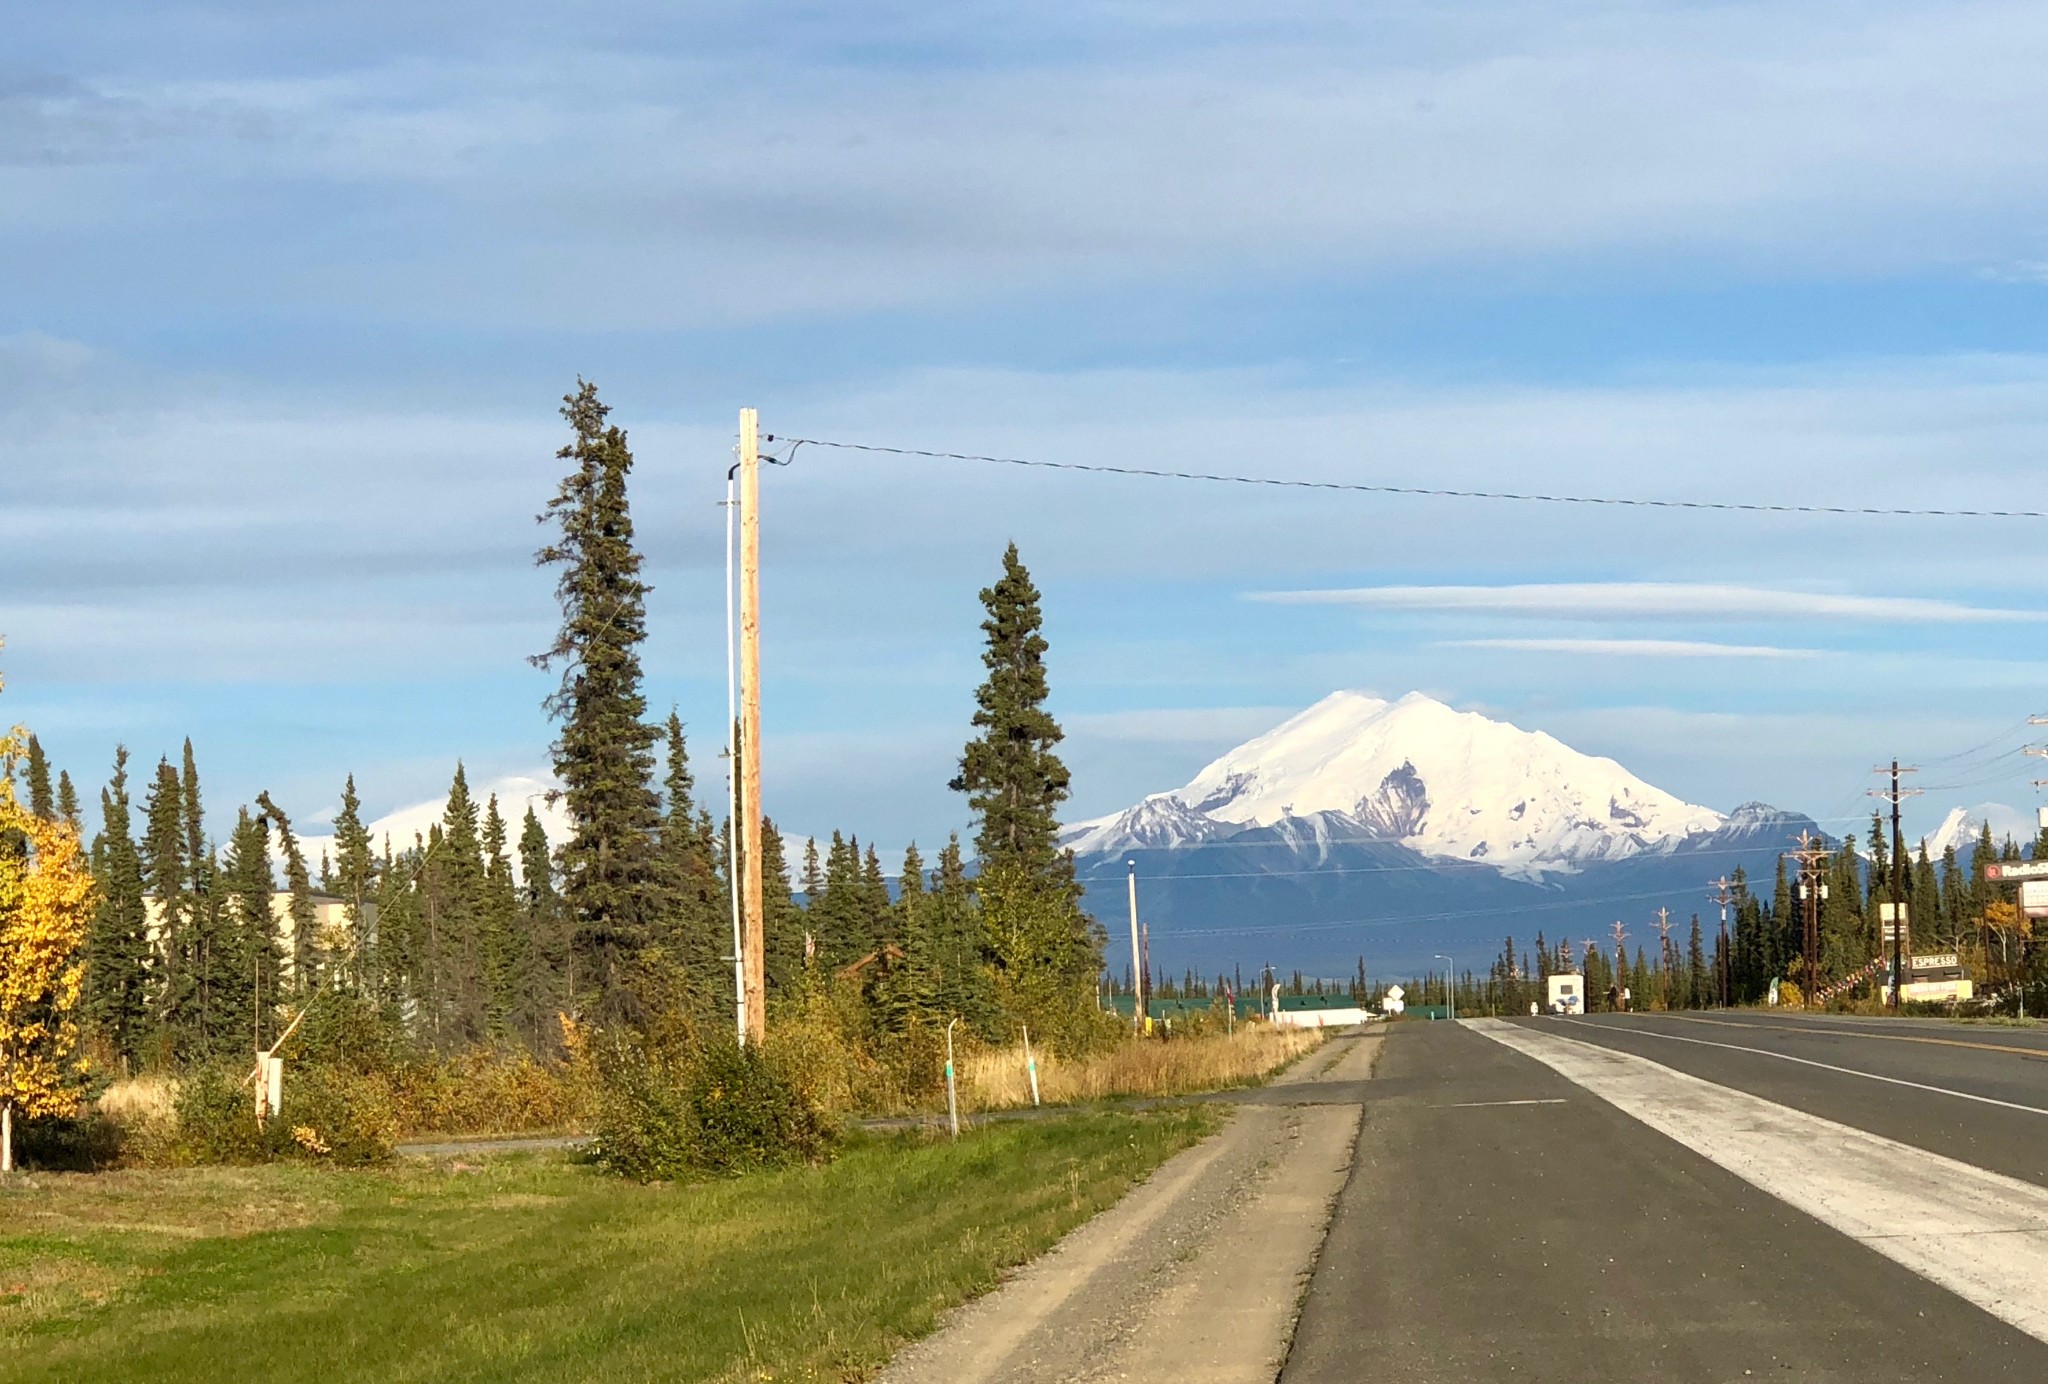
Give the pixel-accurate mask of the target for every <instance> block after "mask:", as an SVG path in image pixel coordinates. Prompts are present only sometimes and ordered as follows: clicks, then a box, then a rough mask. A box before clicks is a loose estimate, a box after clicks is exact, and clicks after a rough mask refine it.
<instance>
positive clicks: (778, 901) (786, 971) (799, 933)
mask: <svg viewBox="0 0 2048 1384" xmlns="http://www.w3.org/2000/svg"><path fill="white" fill-rule="evenodd" d="M804 922H805V918H804V910H803V909H801V908H799V907H797V902H796V898H795V896H794V895H793V894H792V893H791V892H790V887H789V860H788V857H787V856H786V854H785V853H784V851H783V845H782V833H781V832H780V831H779V830H777V829H776V826H775V823H774V822H773V821H772V820H770V819H769V818H766V817H763V818H762V819H761V934H762V951H763V955H762V958H761V960H762V963H763V969H764V970H765V971H766V972H767V978H768V984H769V994H770V995H773V994H775V993H776V992H777V990H778V989H781V990H783V991H784V992H785V993H786V992H787V990H788V989H790V988H793V987H794V986H795V984H796V982H797V978H798V977H799V976H800V975H801V974H802V968H803V963H804ZM778 976H779V977H780V979H779V980H778V979H777V977H778ZM720 993H721V994H722V996H723V998H724V999H725V1000H726V1001H730V1000H731V999H732V987H731V986H730V985H728V986H726V987H725V988H724V989H723V991H721V992H720Z"/></svg>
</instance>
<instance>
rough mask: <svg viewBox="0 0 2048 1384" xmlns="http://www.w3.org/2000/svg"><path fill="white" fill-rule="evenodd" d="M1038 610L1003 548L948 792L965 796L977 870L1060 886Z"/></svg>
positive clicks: (1065, 877)
mask: <svg viewBox="0 0 2048 1384" xmlns="http://www.w3.org/2000/svg"><path fill="white" fill-rule="evenodd" d="M1038 602H1039V596H1038V588H1037V587H1035V586H1033V585H1032V584H1031V574H1030V572H1028V571H1027V570H1025V567H1024V564H1023V563H1022V562H1021V561H1020V560H1019V559H1018V556H1017V545H1016V544H1015V543H1012V544H1010V546H1009V547H1008V548H1007V549H1005V550H1004V553H1003V573H1002V576H1000V577H999V578H997V580H996V582H995V584H994V585H993V586H990V587H987V588H985V589H984V590H983V591H982V593H981V603H982V606H983V608H984V610H985V611H986V612H987V618H986V619H984V620H983V621H982V624H981V629H982V633H983V635H984V636H985V637H986V641H987V643H986V647H985V649H984V650H983V652H982V659H981V661H982V665H983V667H985V668H986V669H987V670H988V677H987V679H986V680H985V681H983V683H982V684H981V686H980V688H978V689H977V690H976V692H975V696H974V700H975V712H974V725H975V727H976V729H977V730H978V731H979V732H980V734H978V735H977V736H976V737H975V738H974V739H972V740H970V741H968V743H967V747H966V749H965V750H964V751H962V753H961V756H960V772H959V774H958V775H957V776H956V777H955V778H954V780H953V784H952V787H953V791H955V792H956V793H965V794H966V795H967V805H968V807H969V809H970V810H972V812H973V813H974V817H975V821H976V832H975V838H974V845H975V852H976V855H977V856H978V857H979V859H980V861H981V866H982V869H983V870H984V871H986V870H988V869H990V868H992V867H995V866H997V865H1006V864H1015V865H1018V866H1021V867H1022V868H1023V870H1024V871H1025V873H1026V874H1027V875H1029V876H1031V877H1033V878H1039V879H1045V880H1048V881H1052V882H1055V883H1057V884H1061V885H1065V884H1069V883H1071V881H1072V878H1073V870H1072V866H1071V862H1069V861H1066V860H1065V858H1064V856H1063V854H1062V852H1061V851H1060V849H1059V846H1058V843H1057V837H1058V834H1059V815H1058V814H1059V807H1060V804H1061V803H1063V802H1065V801H1066V798H1067V793H1068V785H1069V776H1068V773H1067V766H1066V765H1065V764H1063V763H1061V761H1060V758H1059V756H1058V754H1056V753H1055V752H1054V746H1056V745H1058V744H1059V743H1060V741H1061V740H1062V739H1063V738H1064V736H1063V734H1062V732H1061V730H1060V728H1059V723H1058V722H1056V721H1054V720H1053V718H1052V715H1051V713H1049V712H1048V711H1047V710H1046V709H1045V702H1046V698H1047V697H1048V696H1049V695H1050V687H1049V685H1048V683H1047V680H1046V672H1045V654H1046V650H1047V647H1048V646H1047V644H1046V641H1045V636H1044V635H1043V634H1042V633H1041V632H1040V631H1041V629H1042V628H1043V626H1044V623H1045V620H1044V616H1043V615H1042V613H1041V612H1040V610H1039V604H1038Z"/></svg>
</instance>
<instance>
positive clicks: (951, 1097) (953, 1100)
mask: <svg viewBox="0 0 2048 1384" xmlns="http://www.w3.org/2000/svg"><path fill="white" fill-rule="evenodd" d="M959 1022H960V1021H959V1020H958V1019H954V1020H952V1022H951V1023H948V1024H947V1025H946V1123H947V1125H948V1126H949V1127H951V1129H952V1131H953V1137H954V1138H955V1139H958V1138H959V1137H960V1098H959V1096H958V1095H956V1094H955V1093H954V1090H953V1024H957V1023H959Z"/></svg>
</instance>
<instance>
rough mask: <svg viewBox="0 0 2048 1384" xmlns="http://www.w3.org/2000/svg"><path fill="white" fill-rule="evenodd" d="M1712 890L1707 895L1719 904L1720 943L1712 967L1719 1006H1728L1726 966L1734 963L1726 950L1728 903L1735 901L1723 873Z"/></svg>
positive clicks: (1724, 1007)
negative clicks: (1719, 990) (1719, 1001)
mask: <svg viewBox="0 0 2048 1384" xmlns="http://www.w3.org/2000/svg"><path fill="white" fill-rule="evenodd" d="M1713 887H1714V892H1713V893H1711V894H1709V895H1707V898H1708V900H1709V901H1710V902H1713V903H1717V904H1719V905H1721V945H1720V946H1719V947H1717V948H1716V949H1715V952H1714V969H1715V971H1716V972H1718V973H1719V979H1720V989H1721V1007H1722V1008H1723V1009H1726V1008H1727V1007H1728V968H1729V966H1731V965H1732V964H1734V959H1735V958H1734V956H1733V955H1732V954H1731V953H1730V952H1729V950H1728V905H1729V904H1731V903H1734V902H1735V892H1734V888H1733V886H1731V885H1730V884H1729V882H1728V876H1726V875H1723V876H1721V877H1720V878H1719V879H1717V880H1715V881H1714V882H1713Z"/></svg>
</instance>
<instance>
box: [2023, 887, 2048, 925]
mask: <svg viewBox="0 0 2048 1384" xmlns="http://www.w3.org/2000/svg"><path fill="white" fill-rule="evenodd" d="M2020 912H2022V913H2024V914H2026V915H2027V916H2028V917H2029V918H2048V879H2030V880H2027V881H2026V882H2024V883H2023V884H2021V885H2020Z"/></svg>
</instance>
